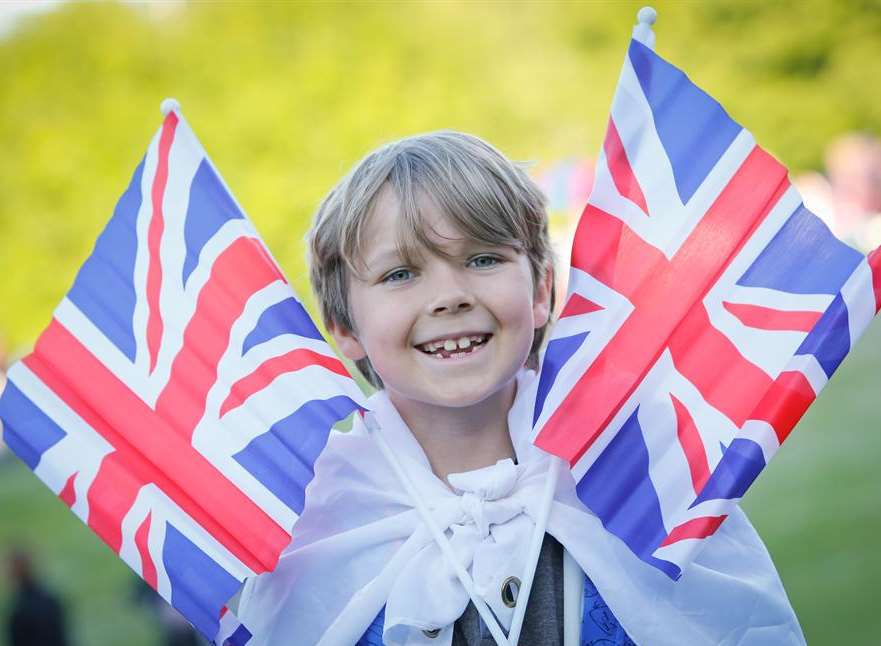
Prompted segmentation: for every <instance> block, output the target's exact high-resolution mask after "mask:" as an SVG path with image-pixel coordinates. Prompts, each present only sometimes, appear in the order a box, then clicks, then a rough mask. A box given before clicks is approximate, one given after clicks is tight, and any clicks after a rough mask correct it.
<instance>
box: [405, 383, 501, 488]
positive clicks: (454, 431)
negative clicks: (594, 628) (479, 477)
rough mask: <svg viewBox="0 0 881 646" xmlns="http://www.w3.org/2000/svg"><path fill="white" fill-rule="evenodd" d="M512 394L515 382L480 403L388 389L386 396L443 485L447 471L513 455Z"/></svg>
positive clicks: (463, 469) (486, 465) (468, 467)
mask: <svg viewBox="0 0 881 646" xmlns="http://www.w3.org/2000/svg"><path fill="white" fill-rule="evenodd" d="M516 393H517V382H516V381H512V382H511V383H510V384H508V385H507V386H505V388H503V389H502V390H500V391H499V392H497V393H495V394H494V395H492V396H491V397H488V398H487V399H485V400H483V401H482V402H479V403H477V404H474V405H473V406H466V407H463V408H450V407H446V406H436V405H433V404H426V403H424V402H418V401H414V400H412V399H407V398H401V397H396V395H395V393H394V392H392V391H388V396H389V399H390V400H391V402H392V403H393V404H394V405H395V408H396V409H397V410H398V413H399V414H400V415H401V418H402V419H403V420H404V422H405V423H406V424H407V426H408V427H409V429H410V431H411V432H412V433H413V437H415V438H416V441H417V442H419V445H420V446H421V447H422V450H423V451H424V452H425V455H426V457H427V458H428V462H429V463H430V464H431V470H432V471H434V474H435V475H436V476H437V477H438V478H440V479H441V480H442V481H443V482H444V483H445V484H446V483H447V476H448V475H449V474H451V473H460V472H463V471H472V470H474V469H480V468H483V467H488V466H491V465H493V464H495V463H496V462H498V461H499V460H503V459H505V458H514V457H515V453H514V445H513V444H512V442H511V435H510V433H509V432H508V410H509V409H510V408H511V405H512V404H513V403H514V396H515V395H516Z"/></svg>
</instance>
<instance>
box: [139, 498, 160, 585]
mask: <svg viewBox="0 0 881 646" xmlns="http://www.w3.org/2000/svg"><path fill="white" fill-rule="evenodd" d="M150 515H151V512H147V517H146V518H144V520H143V521H141V524H140V525H139V526H138V529H137V530H136V531H135V547H137V548H138V554H140V555H141V577H142V578H143V579H144V581H146V582H147V584H148V585H149V586H150V587H151V588H153V589H154V590H156V589H157V586H158V578H157V576H156V564H155V563H154V562H153V557H152V556H150V546H149V545H148V541H149V538H150Z"/></svg>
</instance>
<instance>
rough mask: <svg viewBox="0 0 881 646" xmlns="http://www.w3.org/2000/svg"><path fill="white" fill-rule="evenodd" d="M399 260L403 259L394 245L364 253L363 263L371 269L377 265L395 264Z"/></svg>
mask: <svg viewBox="0 0 881 646" xmlns="http://www.w3.org/2000/svg"><path fill="white" fill-rule="evenodd" d="M401 260H403V259H402V258H401V253H400V251H399V250H398V249H397V248H396V247H388V248H385V249H380V250H379V251H378V252H376V253H373V254H370V255H366V254H365V257H364V258H363V263H364V266H365V268H366V269H367V270H368V271H373V270H374V269H376V268H378V266H383V265H386V264H396V263H399V262H401Z"/></svg>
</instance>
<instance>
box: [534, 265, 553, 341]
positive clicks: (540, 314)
mask: <svg viewBox="0 0 881 646" xmlns="http://www.w3.org/2000/svg"><path fill="white" fill-rule="evenodd" d="M553 291H554V266H553V265H552V264H551V263H548V265H547V267H545V272H544V276H542V278H541V280H539V281H538V284H536V286H535V298H534V299H533V302H532V318H533V319H534V321H535V327H536V329H538V328H540V327H542V326H543V325H546V324H547V322H548V321H549V320H550V319H551V294H552V293H553Z"/></svg>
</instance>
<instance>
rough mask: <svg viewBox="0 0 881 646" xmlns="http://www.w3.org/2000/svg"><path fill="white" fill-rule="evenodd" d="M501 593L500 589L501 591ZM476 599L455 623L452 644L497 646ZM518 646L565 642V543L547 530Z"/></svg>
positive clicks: (560, 643)
mask: <svg viewBox="0 0 881 646" xmlns="http://www.w3.org/2000/svg"><path fill="white" fill-rule="evenodd" d="M499 594H501V590H500V591H499ZM495 643H496V642H495V640H494V639H493V638H492V635H491V634H490V632H489V630H488V629H487V627H486V626H485V625H484V623H483V620H481V618H480V615H479V614H478V613H477V608H475V607H474V604H473V603H469V604H468V607H467V608H466V609H465V612H464V613H463V614H462V616H461V617H459V619H458V621H456V624H455V626H454V627H453V646H495ZM517 643H518V646H562V644H563V546H562V545H560V543H558V542H557V539H555V538H554V537H553V536H551V535H550V534H545V537H544V541H543V542H542V545H541V552H540V553H539V557H538V566H537V567H536V568H535V579H534V580H533V583H532V592H531V593H530V595H529V605H527V606H526V617H525V619H524V621H523V630H522V631H521V632H520V640H519V641H518V642H517Z"/></svg>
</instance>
